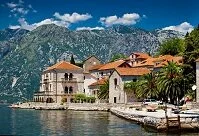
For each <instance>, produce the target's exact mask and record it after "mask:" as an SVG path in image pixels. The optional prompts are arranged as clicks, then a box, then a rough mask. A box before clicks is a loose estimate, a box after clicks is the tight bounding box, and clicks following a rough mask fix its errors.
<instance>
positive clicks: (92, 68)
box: [89, 64, 104, 71]
mask: <svg viewBox="0 0 199 136" xmlns="http://www.w3.org/2000/svg"><path fill="white" fill-rule="evenodd" d="M102 66H104V64H99V65H95V66H92V67H91V68H90V69H89V71H92V70H98V69H99V68H101V67H102Z"/></svg>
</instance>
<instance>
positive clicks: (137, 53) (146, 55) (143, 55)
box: [132, 52, 151, 59]
mask: <svg viewBox="0 0 199 136" xmlns="http://www.w3.org/2000/svg"><path fill="white" fill-rule="evenodd" d="M132 54H135V55H137V58H138V59H147V58H151V56H149V55H148V54H147V53H142V52H134V53H132Z"/></svg>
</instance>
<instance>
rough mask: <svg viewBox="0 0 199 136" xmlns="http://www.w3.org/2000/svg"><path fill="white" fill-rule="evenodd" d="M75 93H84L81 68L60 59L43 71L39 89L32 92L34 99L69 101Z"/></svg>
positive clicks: (57, 101)
mask: <svg viewBox="0 0 199 136" xmlns="http://www.w3.org/2000/svg"><path fill="white" fill-rule="evenodd" d="M76 93H84V76H83V69H82V68H80V67H78V66H75V65H73V64H70V63H69V62H65V61H61V62H59V63H57V64H55V65H53V66H51V67H48V68H47V69H46V70H44V71H43V73H42V76H41V82H40V89H39V91H38V92H36V93H35V94H34V101H36V102H47V103H53V102H55V103H61V102H71V101H73V97H74V94H76Z"/></svg>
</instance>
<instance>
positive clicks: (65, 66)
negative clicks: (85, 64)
mask: <svg viewBox="0 0 199 136" xmlns="http://www.w3.org/2000/svg"><path fill="white" fill-rule="evenodd" d="M53 69H59V70H81V69H82V68H80V67H78V66H76V65H73V64H70V63H69V62H66V61H60V62H58V63H57V64H55V65H53V66H51V67H48V68H47V69H46V70H45V71H48V70H53Z"/></svg>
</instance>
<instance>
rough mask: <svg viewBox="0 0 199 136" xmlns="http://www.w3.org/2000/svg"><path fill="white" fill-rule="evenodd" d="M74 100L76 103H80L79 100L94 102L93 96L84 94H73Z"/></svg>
mask: <svg viewBox="0 0 199 136" xmlns="http://www.w3.org/2000/svg"><path fill="white" fill-rule="evenodd" d="M74 102H77V103H80V102H88V103H90V102H91V103H94V102H95V97H93V96H86V95H85V94H75V98H74Z"/></svg>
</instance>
